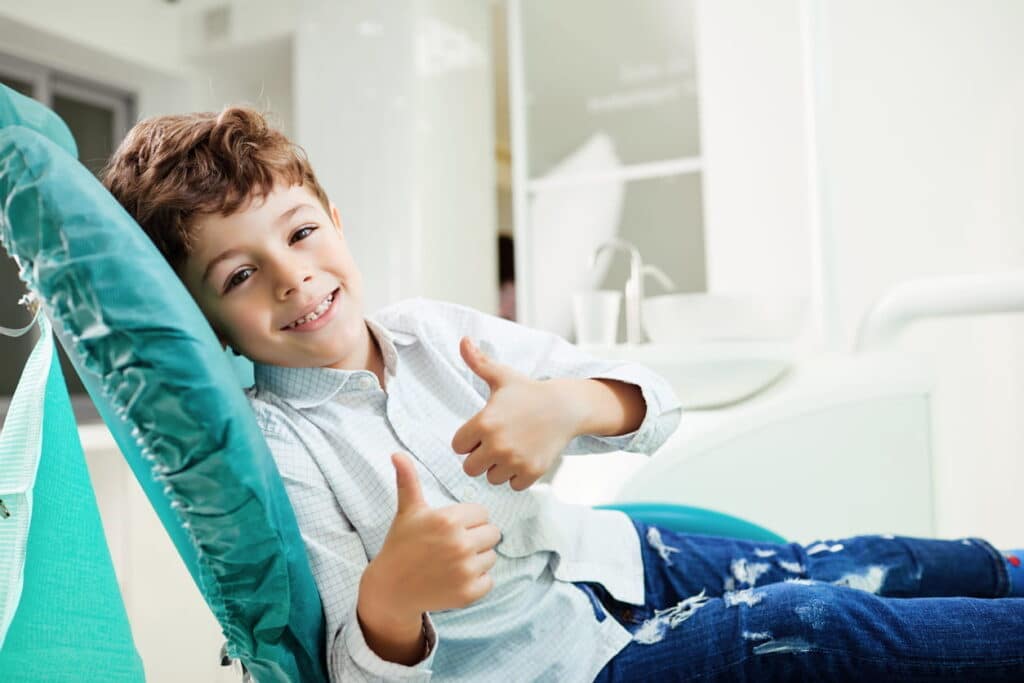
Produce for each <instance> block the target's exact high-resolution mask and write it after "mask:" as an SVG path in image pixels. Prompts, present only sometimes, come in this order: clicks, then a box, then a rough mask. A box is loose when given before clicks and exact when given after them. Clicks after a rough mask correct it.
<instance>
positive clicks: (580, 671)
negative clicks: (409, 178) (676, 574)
mask: <svg viewBox="0 0 1024 683" xmlns="http://www.w3.org/2000/svg"><path fill="white" fill-rule="evenodd" d="M366 322H367V326H368V327H369V329H370V332H371V333H372V334H373V335H374V337H375V338H376V339H377V341H378V342H379V344H380V347H381V351H382V354H383V360H384V366H385V373H386V374H385V387H384V388H383V389H382V388H381V387H380V385H379V383H378V381H377V378H376V376H375V375H374V374H373V373H371V372H370V371H368V370H336V369H331V368H286V367H278V366H270V365H260V364H257V365H256V368H255V378H256V384H255V386H254V387H253V388H252V389H250V390H249V392H248V394H249V399H250V402H251V404H252V406H253V409H254V410H255V412H256V417H257V422H258V423H259V425H260V427H261V428H262V430H263V432H264V434H265V436H266V438H267V442H268V444H269V446H270V450H271V452H272V453H273V455H274V459H275V461H276V463H277V466H278V469H279V471H280V473H281V477H282V479H283V480H284V484H285V489H286V491H287V493H288V497H289V499H290V501H291V503H292V506H293V507H294V509H295V516H296V519H297V521H298V524H299V529H300V531H301V533H302V537H303V541H304V542H305V545H306V549H307V553H308V555H309V560H310V564H311V566H312V570H313V576H314V579H315V581H316V584H317V587H318V589H319V592H320V596H321V599H322V601H323V608H324V615H325V619H326V622H327V656H328V670H329V673H330V677H331V680H332V681H383V680H416V681H426V680H429V679H430V678H432V677H433V678H434V679H435V680H442V681H448V680H461V681H474V682H476V681H500V682H501V683H505V682H506V681H509V680H519V681H541V680H544V681H559V682H563V681H591V680H593V678H594V676H595V675H596V674H597V672H598V671H600V669H601V668H602V667H603V666H604V664H605V663H606V662H607V661H608V660H609V659H611V657H612V656H614V655H615V653H616V652H618V651H619V650H621V649H622V647H624V646H625V645H626V643H628V642H629V640H630V636H629V633H628V632H627V631H626V630H625V629H624V628H622V626H621V625H619V624H618V623H617V622H616V621H615V619H614V618H611V617H610V616H607V615H602V619H601V620H600V621H599V620H598V618H597V616H596V615H595V612H594V608H593V607H592V606H591V603H590V602H589V600H588V598H587V596H586V595H585V594H584V593H583V592H582V591H580V590H579V589H578V588H577V587H576V586H573V585H572V583H571V582H573V581H591V582H596V583H600V584H602V585H603V586H604V587H605V588H606V589H607V590H608V591H609V592H610V593H611V594H612V595H613V596H615V597H616V598H617V599H619V600H621V601H623V602H629V603H633V604H642V602H643V597H644V578H643V563H642V561H641V556H640V541H639V539H638V538H637V534H636V530H635V529H634V528H633V526H632V523H631V522H630V520H629V518H628V517H626V515H624V514H622V513H621V512H617V511H610V510H594V509H592V508H589V507H587V506H581V505H572V504H568V503H563V502H562V501H560V500H558V499H557V498H555V497H554V496H553V494H552V493H551V490H550V487H549V486H546V485H543V484H535V485H534V486H532V487H530V488H529V489H527V490H525V491H514V490H513V489H512V488H511V487H510V486H509V485H508V484H507V483H506V484H502V485H501V486H494V485H492V484H490V482H488V481H487V475H486V474H482V475H480V476H479V477H475V478H474V477H470V476H469V475H467V474H466V473H465V472H464V471H463V469H462V462H463V459H464V457H465V456H462V455H458V454H456V453H455V452H454V451H453V450H452V447H451V441H452V438H453V436H454V435H455V432H456V431H457V430H458V429H459V428H460V427H461V426H462V425H463V424H465V422H466V421H467V420H469V419H470V418H471V417H473V415H475V414H476V413H478V412H479V411H480V410H481V409H482V408H483V407H484V405H485V404H486V402H487V398H488V396H489V394H490V389H489V387H488V386H487V384H486V382H484V381H483V380H482V379H481V378H479V377H478V376H477V375H476V374H475V373H473V371H472V370H470V368H469V367H468V366H467V365H466V363H465V361H464V360H463V359H462V357H461V355H460V353H459V340H460V338H461V337H462V336H464V335H468V336H470V337H472V338H473V339H474V340H475V341H476V342H477V344H478V346H479V347H480V348H481V350H483V351H484V352H485V353H487V354H488V355H489V356H490V357H491V358H493V359H494V360H496V361H498V362H500V363H504V364H506V365H510V366H512V367H513V368H515V369H516V370H518V371H519V372H521V373H524V374H526V375H528V376H530V377H532V378H534V379H548V378H554V377H577V378H603V379H613V380H619V381H622V382H627V383H631V384H635V385H637V386H639V387H640V389H641V391H642V393H643V398H644V401H645V403H646V415H645V417H644V419H643V422H642V424H641V425H640V427H639V429H637V430H636V431H635V432H632V433H630V434H625V435H622V436H617V437H595V436H581V437H577V438H575V439H573V441H572V442H571V443H570V444H569V445H568V447H567V448H566V450H565V453H566V454H582V453H593V452H609V451H616V450H627V451H633V452H645V453H648V454H649V453H652V452H653V451H654V450H655V449H656V448H658V447H659V446H660V445H661V444H662V443H664V442H665V440H666V439H667V438H668V436H669V435H670V434H671V433H672V431H673V430H674V429H675V428H676V426H677V425H678V423H679V417H680V413H681V406H680V404H679V401H678V399H677V398H676V396H675V394H674V393H673V391H672V390H671V388H670V387H669V385H668V384H667V382H665V380H663V379H662V378H661V377H659V376H658V375H656V374H654V373H653V372H651V371H650V370H648V369H646V368H644V367H642V366H639V365H636V364H628V363H619V362H614V361H606V360H600V359H597V358H593V357H591V356H590V355H588V354H585V353H583V352H581V351H580V350H579V349H578V348H576V347H575V346H573V345H571V344H569V343H568V342H566V341H565V340H564V339H562V338H561V337H559V336H557V335H554V334H550V333H546V332H540V331H537V330H533V329H530V328H527V327H524V326H522V325H517V324H515V323H512V322H509V321H507V320H504V319H501V318H498V317H495V316H491V315H487V314H484V313H480V312H479V311H476V310H473V309H471V308H467V307H465V306H460V305H457V304H449V303H443V302H439V301H432V300H426V299H414V300H409V301H404V302H401V303H399V304H395V305H393V306H390V307H387V308H385V309H383V310H380V311H378V312H377V313H375V314H373V315H371V316H368V317H367V318H366ZM395 451H403V452H406V453H409V454H410V455H411V456H413V460H414V462H415V465H416V469H417V474H418V476H419V479H420V483H421V487H422V490H423V495H424V498H425V500H426V501H427V503H428V504H429V505H430V506H431V507H443V506H448V505H453V504H455V503H459V502H467V501H471V502H475V503H480V504H482V505H484V506H485V507H486V508H487V510H488V512H489V516H490V522H491V523H492V524H494V525H495V526H497V527H498V528H499V529H500V530H501V532H502V539H501V541H500V542H499V543H498V545H497V546H496V547H495V550H496V552H497V555H498V560H497V563H496V564H495V566H494V567H493V568H492V569H491V572H490V573H491V576H492V577H493V579H494V588H493V589H492V590H491V591H490V592H489V593H488V594H487V595H486V596H484V597H483V598H481V599H479V600H477V601H476V602H474V603H473V604H471V605H469V606H467V607H464V608H461V609H452V610H442V611H439V612H432V613H430V614H428V615H426V617H425V620H424V626H425V630H426V633H427V640H428V643H429V644H430V646H431V647H430V654H429V656H427V657H426V658H425V659H424V660H423V661H421V662H420V663H418V664H415V665H413V666H403V665H400V664H397V663H394V662H388V661H385V660H383V659H381V658H380V657H378V656H377V655H376V654H375V653H374V652H373V651H372V650H371V649H370V648H369V647H368V646H367V644H366V641H365V639H364V637H363V633H362V631H361V629H360V626H359V621H358V619H357V618H356V612H355V609H356V603H357V598H358V591H359V580H360V577H361V575H362V572H363V570H364V569H365V568H366V565H367V563H369V562H370V561H371V560H372V559H373V558H374V557H376V555H377V553H378V552H379V551H380V549H381V546H382V544H383V542H384V538H385V536H386V534H387V532H388V529H389V528H390V526H391V522H392V521H393V520H394V517H395V512H396V509H397V489H396V485H395V471H394V467H393V465H392V464H391V454H392V453H393V452H395Z"/></svg>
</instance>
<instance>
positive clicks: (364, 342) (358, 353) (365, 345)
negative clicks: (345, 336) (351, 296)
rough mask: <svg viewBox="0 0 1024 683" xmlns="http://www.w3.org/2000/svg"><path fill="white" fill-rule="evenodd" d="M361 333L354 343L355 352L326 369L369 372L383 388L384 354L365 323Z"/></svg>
mask: <svg viewBox="0 0 1024 683" xmlns="http://www.w3.org/2000/svg"><path fill="white" fill-rule="evenodd" d="M361 332H362V334H361V335H360V337H361V338H360V339H359V341H358V342H357V343H356V350H354V351H353V352H352V353H351V354H350V355H349V356H348V357H347V358H345V359H343V360H341V361H338V362H337V363H334V364H332V365H330V366H328V367H332V368H335V369H338V370H369V371H370V372H372V373H373V374H375V375H377V379H378V380H379V381H380V385H381V386H384V354H383V353H382V352H381V350H380V344H379V343H378V342H377V338H376V337H375V336H374V335H373V333H372V332H370V327H369V325H367V324H366V323H365V322H363V326H362V329H361Z"/></svg>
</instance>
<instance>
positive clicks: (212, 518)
mask: <svg viewBox="0 0 1024 683" xmlns="http://www.w3.org/2000/svg"><path fill="white" fill-rule="evenodd" d="M0 117H2V118H0V243H2V244H3V246H4V247H5V248H6V249H7V251H8V252H9V253H10V254H11V255H12V256H13V257H14V258H15V260H16V261H17V262H18V264H19V268H20V276H21V278H22V280H24V281H25V283H26V285H27V286H28V287H29V289H30V290H31V291H32V292H34V293H35V294H36V295H37V296H38V297H39V299H40V300H41V302H42V304H43V309H44V312H45V314H46V315H47V317H48V318H49V319H50V320H52V322H53V325H54V330H55V332H56V334H57V337H58V339H59V340H60V342H61V344H62V345H63V346H64V348H65V350H66V351H67V353H68V356H69V358H70V359H71V361H72V363H73V364H74V366H75V369H76V371H77V373H78V374H79V376H80V377H81V378H82V383H83V384H84V385H85V388H86V390H87V391H88V392H89V395H90V396H91V398H92V400H93V402H94V403H95V404H96V407H97V409H98V411H99V413H100V415H101V416H102V418H103V420H104V422H106V424H107V427H108V428H109V429H110V431H111V434H112V435H113V436H114V438H115V440H116V441H117V443H118V446H119V447H120V449H121V452H122V453H123V455H124V457H125V458H126V460H127V462H128V464H129V466H130V467H131V469H132V470H133V472H134V474H135V477H136V479H137V480H138V482H139V484H140V485H141V486H142V488H143V490H144V491H145V493H146V496H147V497H148V499H149V501H150V503H151V505H152V506H153V508H154V510H155V511H156V512H157V515H158V516H159V518H160V520H161V522H162V524H163V526H164V528H165V529H166V530H167V533H168V534H169V535H170V536H171V538H172V540H173V541H174V544H175V546H176V548H177V550H178V553H179V554H180V555H181V558H182V560H183V561H184V562H185V564H186V566H187V567H188V569H189V572H190V573H191V575H192V577H193V579H194V580H195V582H196V584H197V586H198V587H199V589H200V590H201V592H202V594H203V596H204V597H205V599H206V601H207V604H208V605H209V606H210V609H211V610H212V611H213V613H214V615H215V616H216V618H217V620H218V621H219V622H220V624H221V627H222V628H223V630H224V633H225V636H226V637H227V640H228V654H229V655H230V656H231V657H233V658H235V659H240V660H241V661H242V662H243V664H244V665H245V666H246V668H247V669H248V670H249V671H250V672H251V673H252V674H253V676H254V677H255V678H256V679H257V680H260V681H293V680H302V681H323V680H326V674H325V671H326V667H325V660H324V649H325V637H324V628H325V627H324V620H323V613H322V607H321V603H320V597H319V594H318V593H317V590H316V586H315V583H314V581H313V576H312V572H311V570H310V567H309V562H308V559H307V556H306V552H305V548H304V545H303V543H302V539H301V536H300V535H299V529H298V525H297V523H296V521H295V516H294V513H293V511H292V508H291V505H290V504H289V502H288V498H287V496H286V494H285V490H284V486H283V484H282V482H281V479H280V475H279V474H278V471H277V468H276V466H275V464H274V461H273V458H272V456H271V454H270V451H269V449H268V448H267V445H266V442H265V441H264V439H263V436H262V434H261V433H260V431H259V428H258V427H257V425H256V422H255V418H254V416H253V414H252V411H251V409H250V407H249V405H248V402H247V401H246V398H245V395H244V393H243V392H242V390H241V388H240V387H239V383H238V379H237V376H236V373H235V371H234V370H233V369H232V367H231V364H230V363H229V362H228V360H227V359H226V358H225V356H224V354H223V351H222V349H221V347H220V345H219V344H218V343H217V340H216V337H215V335H214V334H213V331H212V330H211V329H210V327H209V325H208V324H207V322H206V320H205V319H204V318H203V316H202V314H201V313H200V311H199V309H198V307H197V306H196V305H195V303H194V302H193V301H192V299H191V297H190V296H189V294H188V292H187V290H186V289H185V288H184V286H183V285H182V284H181V282H180V281H179V280H178V278H177V276H176V275H175V274H174V272H173V271H172V270H171V268H170V266H169V265H168V264H167V263H166V261H165V260H164V259H163V257H162V256H161V255H160V253H159V252H158V251H157V249H156V247H155V246H154V245H153V244H152V242H151V241H150V240H149V238H148V237H147V236H146V235H145V233H144V232H143V231H142V229H141V228H139V226H138V225H137V224H136V223H135V222H134V221H133V220H132V218H131V217H130V216H129V215H128V214H127V213H126V212H125V211H124V209H123V208H122V207H121V206H120V205H119V204H118V203H117V202H116V201H115V200H114V198H113V197H111V196H110V194H109V193H108V192H106V190H105V189H104V188H103V187H102V186H101V185H100V184H99V182H98V181H97V180H96V179H95V178H94V177H93V176H92V174H91V173H90V172H89V171H88V170H87V169H86V168H85V167H84V166H82V165H81V164H80V163H78V161H77V160H76V159H74V158H73V157H72V156H71V155H69V152H73V151H74V145H73V141H72V142H71V144H70V146H69V145H68V144H67V143H68V140H69V139H70V134H67V135H66V136H65V133H67V128H66V127H65V126H63V124H62V123H61V122H60V119H59V118H58V117H56V115H55V114H53V112H49V111H48V110H46V109H45V108H44V107H42V106H41V105H39V104H38V103H35V102H33V101H31V100H28V99H27V98H25V97H23V96H21V95H19V94H18V93H16V92H14V91H13V90H10V89H9V88H5V87H3V86H0ZM51 136H52V138H53V139H56V140H57V141H58V143H59V144H58V143H55V142H54V141H53V140H52V139H51Z"/></svg>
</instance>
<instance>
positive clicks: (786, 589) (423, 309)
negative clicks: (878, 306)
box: [104, 107, 1024, 681]
mask: <svg viewBox="0 0 1024 683" xmlns="http://www.w3.org/2000/svg"><path fill="white" fill-rule="evenodd" d="M104 182H105V184H106V186H107V188H108V189H109V190H110V191H111V192H112V193H113V194H114V196H115V197H117V199H118V200H119V201H120V202H121V203H122V204H123V205H124V206H125V208H126V209H127V210H128V211H129V212H130V213H131V214H132V215H133V217H135V219H136V220H137V221H138V223H139V224H140V225H141V226H142V227H143V229H144V230H146V232H147V233H148V234H149V235H150V236H151V238H152V239H153V241H154V243H155V244H156V245H157V246H158V248H159V249H160V250H161V252H162V253H163V254H164V255H165V256H166V257H167V259H168V261H169V262H170V263H171V265H172V266H173V267H174V269H175V271H176V272H177V273H178V275H179V277H180V278H181V279H182V281H183V282H184V283H185V285H186V287H187V288H188V290H189V292H190V293H191V294H192V296H193V297H194V298H195V300H196V302H197V303H198V305H199V306H200V308H201V309H202V311H203V313H204V314H205V316H206V317H207V319H208V320H209V322H210V324H211V326H212V327H213V329H214V331H215V332H216V334H217V335H218V337H219V339H220V340H221V342H222V343H223V344H224V345H225V346H231V347H232V348H233V349H234V350H236V351H237V352H239V353H241V354H243V355H245V356H247V357H248V358H250V359H252V360H253V361H254V363H255V376H256V384H255V386H254V388H253V389H252V390H250V392H249V398H250V401H251V404H252V406H253V409H254V411H255V413H256V416H257V421H258V422H259V424H260V427H261V429H262V430H263V432H264V435H265V436H266V439H267V442H268V444H269V446H270V449H271V451H272V453H273V454H274V458H275V461H276V462H277V465H278V469H279V470H280V472H281V476H282V478H283V479H284V482H285V486H286V489H287V492H288V495H289V498H290V500H291V502H292V505H293V507H294V509H295V513H296V517H297V519H298V522H299V526H300V529H301V531H302V535H303V540H304V542H305V544H306V548H307V552H308V555H309V558H310V562H311V565H312V568H313V573H314V576H315V579H316V581H317V585H318V588H319V591H320V594H321V598H322V600H323V605H324V612H325V618H326V621H327V629H328V630H327V634H328V636H327V637H328V640H327V651H328V668H329V672H330V675H331V678H332V680H344V681H349V680H424V681H425V680H428V679H429V678H431V677H432V676H434V677H436V678H438V679H441V680H466V681H489V680H493V681H508V680H522V681H533V680H545V681H590V680H595V679H596V680H609V681H610V680H650V679H652V678H656V679H658V680H675V679H681V678H682V677H683V676H687V677H690V678H704V679H706V680H738V679H742V678H745V677H749V678H751V679H755V680H776V679H777V680H793V679H794V678H799V677H801V676H804V677H817V676H827V677H828V678H829V679H831V680H836V679H842V678H867V679H876V680H881V679H882V678H885V677H893V676H895V677H897V678H910V677H918V678H922V679H928V680H934V679H936V678H940V677H943V676H947V677H951V678H955V679H962V678H963V677H965V676H967V677H969V678H972V679H977V680H981V679H983V678H986V677H987V678H990V679H993V680H996V679H1003V680H1011V679H1013V678H1014V677H1018V676H1024V635H1022V634H1024V629H1020V628H1018V627H1019V624H1020V623H1021V620H1022V619H1024V601H1020V600H1017V599H1013V598H1012V597H1010V596H1019V595H1024V577H1021V576H1020V574H1021V572H1020V570H1018V569H1017V566H1018V565H1019V561H1018V562H1017V564H1014V562H1013V560H1011V559H1004V557H1003V556H1002V555H1000V554H999V553H998V552H997V551H996V550H994V549H993V548H992V546H991V545H989V544H988V543H986V542H985V541H982V540H980V539H965V540H963V541H933V540H923V539H902V538H901V539H893V538H882V537H860V538H854V539H847V540H845V541H843V542H842V543H827V544H822V543H819V544H815V545H811V546H808V547H806V548H805V547H802V546H799V545H796V544H789V545H779V546H775V545H770V544H755V543H748V542H743V541H733V540H729V539H717V538H709V537H700V536H688V535H684V534H676V533H672V532H670V531H667V530H664V529H659V528H658V527H655V526H648V525H645V524H642V523H639V522H633V521H631V520H630V519H629V518H627V517H626V516H625V515H623V514H621V513H618V512H612V511H597V510H592V509H590V508H586V507H582V506H574V505H567V504H564V503H561V502H559V501H557V500H556V499H554V498H552V497H551V496H550V493H549V492H548V491H546V490H544V489H543V488H537V487H532V484H533V483H534V482H535V481H536V480H537V479H538V478H539V477H540V476H542V475H543V474H544V472H546V471H547V470H548V469H549V468H550V466H551V465H552V463H553V462H554V460H555V459H556V458H557V457H558V456H559V455H560V454H562V453H583V452H595V451H611V450H631V451H637V452H646V453H651V452H653V451H654V450H656V449H657V448H658V447H659V446H660V445H661V444H662V443H664V441H665V439H666V438H667V437H668V436H669V435H670V434H671V432H672V431H673V430H674V429H675V427H676V425H677V424H678V421H679V419H680V413H681V408H680V405H679V402H678V400H677V399H676V397H675V396H674V394H673V392H672V390H671V389H670V388H669V387H668V385H667V384H666V383H665V382H664V381H663V380H662V379H661V378H659V377H657V376H656V375H654V374H653V373H651V372H649V371H647V370H646V369H644V368H643V367H640V366H636V365H629V364H620V363H614V362H606V361H600V360H597V359H594V358H591V357H589V356H587V355H585V354H582V353H581V352H579V351H578V350H577V349H575V347H573V346H571V345H569V344H568V343H566V342H565V341H564V340H562V339H561V338H559V337H557V336H555V335H551V334H546V333H541V332H538V331H534V330H529V329H527V328H524V327H522V326H519V325H516V324H514V323H511V322H509V321H505V320H502V319H499V318H495V317H493V316H488V315H484V314H481V313H478V312H475V311H473V310H471V309H468V308H465V307H462V306H457V305H453V304H444V303H441V302H434V301H427V300H421V299H419V300H414V301H410V302H401V303H399V304H395V305H393V306H390V307H387V308H385V309H384V310H382V311H379V312H377V313H376V314H374V315H372V316H368V317H367V316H364V314H363V311H362V305H361V301H362V283H361V277H360V273H359V270H358V268H357V266H356V264H355V262H354V261H353V259H352V257H351V254H350V253H349V252H348V249H347V246H346V243H345V237H344V230H343V228H342V224H341V219H340V216H339V214H338V210H337V209H336V208H335V207H334V205H333V204H331V203H330V201H329V200H328V198H327V195H326V193H325V192H324V190H323V188H321V187H320V185H319V184H318V183H317V181H316V178H315V176H314V174H313V171H312V169H311V168H310V166H309V164H308V162H307V161H306V159H305V157H304V155H303V154H301V152H300V151H299V150H297V148H295V147H294V145H292V144H291V143H290V142H289V141H288V140H287V139H286V138H285V137H284V136H282V135H281V134H280V133H278V132H276V131H274V130H272V129H270V128H269V127H268V126H267V125H266V122H265V121H264V120H263V118H262V117H261V116H260V115H259V114H258V113H256V112H254V111H251V110H248V109H245V108H237V107H235V108H228V109H226V110H224V111H223V112H221V113H220V114H219V115H218V114H194V115H185V116H167V117H157V118H154V119H149V120H147V121H143V122H141V123H139V124H138V125H137V126H136V127H135V128H134V129H133V130H132V131H131V132H130V133H129V135H128V137H127V138H126V139H125V141H124V142H123V143H122V145H121V147H120V149H119V150H118V152H117V153H116V154H115V156H114V157H113V159H112V160H111V162H110V165H109V167H108V169H107V172H106V174H105V180H104ZM472 340H479V347H478V346H477V345H476V344H474V343H473V341H472ZM388 453H390V454H391V456H390V457H387V456H386V454H388ZM1014 559H1015V558H1014ZM787 580H788V581H787ZM851 588H855V589H856V588H859V589H861V590H851ZM958 595H960V596H975V597H986V598H1010V599H996V600H978V599H972V598H967V597H947V598H943V599H926V600H919V601H907V600H892V599H890V597H897V596H898V597H910V596H919V597H933V598H937V597H939V596H958ZM886 596H888V597H886ZM609 616H611V617H613V618H609Z"/></svg>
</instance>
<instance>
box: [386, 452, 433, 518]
mask: <svg viewBox="0 0 1024 683" xmlns="http://www.w3.org/2000/svg"><path fill="white" fill-rule="evenodd" d="M391 464H392V465H394V466H395V482H396V483H397V484H398V514H402V513H403V512H407V511H409V510H412V509H414V508H417V507H421V506H423V505H426V501H425V500H424V499H423V490H422V489H421V488H420V479H419V476H418V475H417V474H416V465H414V464H413V462H412V460H410V459H409V456H407V455H405V454H404V453H392V454H391Z"/></svg>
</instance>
